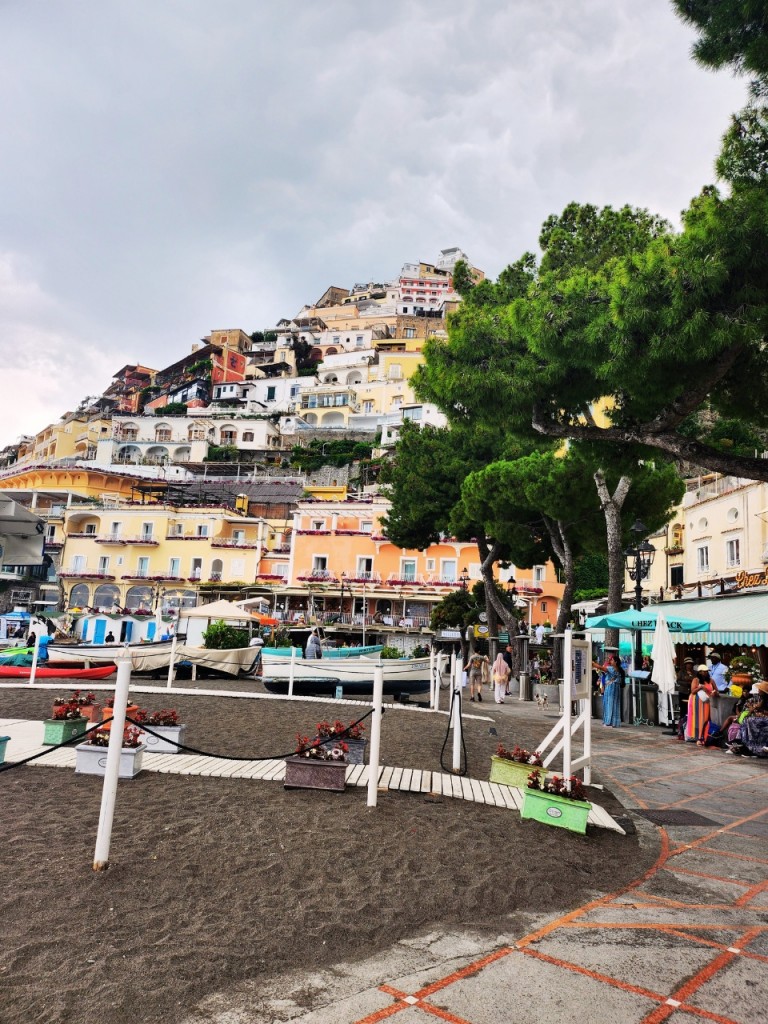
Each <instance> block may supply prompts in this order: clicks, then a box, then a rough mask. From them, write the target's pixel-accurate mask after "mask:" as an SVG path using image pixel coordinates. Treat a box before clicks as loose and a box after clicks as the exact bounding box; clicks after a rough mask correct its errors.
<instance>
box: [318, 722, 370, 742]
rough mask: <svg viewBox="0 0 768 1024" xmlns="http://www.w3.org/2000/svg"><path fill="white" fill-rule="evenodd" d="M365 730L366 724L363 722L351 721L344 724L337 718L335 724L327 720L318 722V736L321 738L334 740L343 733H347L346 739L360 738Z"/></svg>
mask: <svg viewBox="0 0 768 1024" xmlns="http://www.w3.org/2000/svg"><path fill="white" fill-rule="evenodd" d="M364 732H365V726H364V725H363V724H362V722H357V723H355V722H350V723H349V725H344V723H343V722H340V721H339V720H338V718H337V719H336V721H335V722H334V723H333V725H331V724H330V722H326V721H322V722H318V723H317V738H318V739H321V740H332V739H335V738H336V737H337V736H341V734H342V733H344V734H345V735H344V739H348V740H359V739H362V737H363V733H364Z"/></svg>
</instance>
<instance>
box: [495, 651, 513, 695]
mask: <svg viewBox="0 0 768 1024" xmlns="http://www.w3.org/2000/svg"><path fill="white" fill-rule="evenodd" d="M508 684H509V665H508V664H507V662H506V659H505V657H504V655H503V654H498V655H497V656H496V661H494V663H493V692H494V699H495V701H496V703H497V704H503V703H504V697H505V696H506V694H507V692H508V691H507V686H508Z"/></svg>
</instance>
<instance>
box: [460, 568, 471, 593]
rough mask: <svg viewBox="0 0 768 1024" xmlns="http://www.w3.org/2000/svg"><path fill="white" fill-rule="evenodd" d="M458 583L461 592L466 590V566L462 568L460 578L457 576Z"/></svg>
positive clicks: (467, 578) (467, 581) (467, 580)
mask: <svg viewBox="0 0 768 1024" xmlns="http://www.w3.org/2000/svg"><path fill="white" fill-rule="evenodd" d="M459 583H460V584H461V589H462V590H466V589H467V584H468V583H469V573H468V572H467V567H466V566H464V568H463V569H462V570H461V576H459Z"/></svg>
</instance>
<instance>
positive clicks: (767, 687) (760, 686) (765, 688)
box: [754, 679, 768, 693]
mask: <svg viewBox="0 0 768 1024" xmlns="http://www.w3.org/2000/svg"><path fill="white" fill-rule="evenodd" d="M754 689H756V690H759V691H760V693H768V682H766V681H765V679H763V680H761V681H760V682H759V683H755V686H754Z"/></svg>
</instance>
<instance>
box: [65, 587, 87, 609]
mask: <svg viewBox="0 0 768 1024" xmlns="http://www.w3.org/2000/svg"><path fill="white" fill-rule="evenodd" d="M90 597H91V588H90V587H89V586H88V585H87V584H86V583H76V584H75V585H74V587H72V589H71V590H70V592H69V605H68V607H69V608H87V607H88V602H89V600H90Z"/></svg>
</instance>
